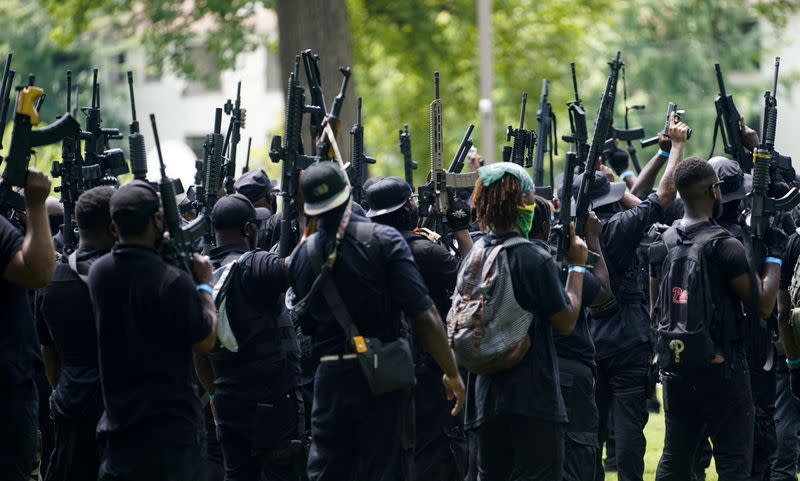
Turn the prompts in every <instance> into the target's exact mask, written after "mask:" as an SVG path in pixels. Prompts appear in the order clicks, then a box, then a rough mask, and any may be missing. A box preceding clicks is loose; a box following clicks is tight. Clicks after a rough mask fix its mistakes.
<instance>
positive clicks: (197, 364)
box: [194, 353, 217, 394]
mask: <svg viewBox="0 0 800 481" xmlns="http://www.w3.org/2000/svg"><path fill="white" fill-rule="evenodd" d="M194 369H195V371H197V379H199V380H200V384H202V385H203V388H204V389H205V390H206V392H207V393H209V394H214V392H215V391H216V390H217V388H216V387H215V386H214V379H215V376H214V369H213V368H212V367H211V361H210V360H209V359H208V356H206V355H205V354H198V353H195V355H194Z"/></svg>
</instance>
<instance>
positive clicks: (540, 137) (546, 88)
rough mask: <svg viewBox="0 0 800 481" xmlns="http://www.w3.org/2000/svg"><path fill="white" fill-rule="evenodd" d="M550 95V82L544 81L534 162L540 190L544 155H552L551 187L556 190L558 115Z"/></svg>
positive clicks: (534, 176)
mask: <svg viewBox="0 0 800 481" xmlns="http://www.w3.org/2000/svg"><path fill="white" fill-rule="evenodd" d="M549 93H550V81H549V80H547V79H544V80H542V95H541V97H540V99H539V110H537V111H536V120H538V121H539V133H538V134H537V135H536V138H537V143H538V144H539V145H538V148H537V149H536V158H535V159H534V161H533V184H534V185H535V186H536V187H537V188H539V187H544V154H545V152H548V153H549V154H550V187H551V188H555V180H554V178H553V175H554V174H553V155H558V143H557V142H556V139H555V136H556V128H557V126H556V114H555V112H553V107H552V106H551V105H550V102H549V101H548V100H547V96H548V95H549Z"/></svg>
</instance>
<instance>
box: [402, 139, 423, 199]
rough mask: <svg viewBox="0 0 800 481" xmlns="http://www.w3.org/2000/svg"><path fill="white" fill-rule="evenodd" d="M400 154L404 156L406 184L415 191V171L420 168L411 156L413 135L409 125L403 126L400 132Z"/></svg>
mask: <svg viewBox="0 0 800 481" xmlns="http://www.w3.org/2000/svg"><path fill="white" fill-rule="evenodd" d="M400 153H401V154H402V155H403V170H404V171H405V175H406V182H408V185H410V186H411V190H412V191H413V190H414V171H415V170H417V167H418V166H419V165H418V164H417V161H416V160H414V159H413V158H412V156H411V134H410V133H409V132H408V124H405V125H403V130H401V131H400Z"/></svg>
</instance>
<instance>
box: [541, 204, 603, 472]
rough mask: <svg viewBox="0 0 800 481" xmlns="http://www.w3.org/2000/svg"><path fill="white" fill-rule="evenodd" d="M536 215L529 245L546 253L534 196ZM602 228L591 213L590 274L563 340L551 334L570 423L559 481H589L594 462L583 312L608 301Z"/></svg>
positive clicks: (588, 339)
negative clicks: (593, 259) (580, 306)
mask: <svg viewBox="0 0 800 481" xmlns="http://www.w3.org/2000/svg"><path fill="white" fill-rule="evenodd" d="M535 212H536V215H535V216H534V218H533V227H532V228H531V240H532V241H533V242H534V243H535V244H537V245H539V246H540V247H542V248H543V249H549V248H550V245H549V244H548V243H547V240H548V239H549V238H550V212H551V211H550V202H548V201H547V200H545V199H544V198H542V197H539V196H536V209H535ZM602 230H603V224H601V223H600V220H599V219H598V218H597V216H595V215H594V214H592V215H590V216H589V218H588V219H587V221H586V246H587V247H588V248H589V250H591V251H593V252H596V253H597V254H598V259H597V261H596V262H595V265H594V267H593V268H592V271H591V272H586V273H584V275H583V295H582V300H583V309H582V310H581V312H580V314H579V315H578V319H577V321H576V322H575V329H574V330H573V331H572V333H571V334H569V335H568V336H564V335H562V334H559V333H558V332H555V333H553V342H554V344H555V348H556V355H557V356H558V371H559V373H558V375H559V379H560V380H561V395H562V396H563V397H564V404H565V405H566V408H567V413H568V417H569V422H568V424H567V425H566V426H565V429H564V431H565V434H566V436H565V438H564V477H563V478H562V479H563V480H564V481H593V480H594V478H595V458H596V457H597V449H598V443H597V431H598V414H597V405H596V404H595V399H594V384H595V375H594V372H595V369H596V365H595V362H594V354H595V349H594V342H593V341H592V336H591V334H590V333H589V326H588V324H587V322H586V313H585V310H586V309H588V308H589V307H590V306H601V305H602V304H603V303H604V302H606V301H607V300H608V299H609V293H610V292H611V287H610V286H609V280H608V270H607V269H606V265H605V260H604V259H603V252H602V249H601V247H600V233H601V232H602Z"/></svg>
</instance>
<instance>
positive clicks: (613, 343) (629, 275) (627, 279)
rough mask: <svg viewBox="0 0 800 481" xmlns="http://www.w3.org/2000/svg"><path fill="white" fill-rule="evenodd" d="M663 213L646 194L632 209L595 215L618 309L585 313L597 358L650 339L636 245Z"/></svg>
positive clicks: (608, 355) (655, 199) (655, 201)
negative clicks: (597, 313) (598, 219)
mask: <svg viewBox="0 0 800 481" xmlns="http://www.w3.org/2000/svg"><path fill="white" fill-rule="evenodd" d="M663 215H664V209H663V207H662V206H661V203H660V202H659V200H658V196H657V195H656V194H650V195H649V196H647V198H646V199H645V200H643V201H642V202H641V203H639V205H637V206H636V207H634V208H633V209H629V210H626V211H623V212H617V213H615V214H613V215H611V216H610V217H606V216H604V215H602V214H598V216H600V217H601V221H603V233H602V237H601V244H602V247H603V256H604V258H605V261H606V265H607V266H608V274H609V276H610V279H611V290H612V291H613V294H614V297H615V298H616V299H617V301H618V303H619V309H617V310H616V311H615V312H613V313H610V314H607V315H604V316H600V317H598V318H596V319H595V318H594V316H591V315H590V316H589V330H590V331H591V333H592V338H593V339H594V342H595V347H596V349H597V355H596V357H597V359H606V358H609V357H611V356H613V355H615V354H617V353H619V352H622V351H625V350H628V349H631V348H632V347H635V346H638V345H641V344H645V343H648V342H650V314H649V312H648V308H647V306H646V305H645V299H646V297H645V295H644V286H642V282H641V278H640V277H641V276H640V271H639V264H638V262H639V261H638V259H637V256H636V247H637V246H638V245H639V242H640V240H641V239H642V237H643V236H644V235H646V234H647V231H648V229H649V228H650V226H652V225H653V224H654V223H656V222H659V221H660V220H661V219H662V217H663Z"/></svg>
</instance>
